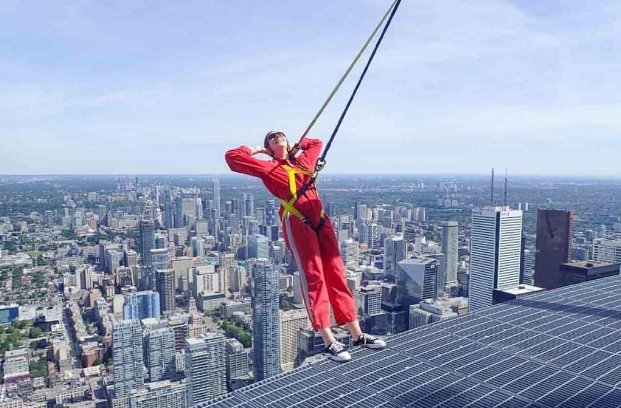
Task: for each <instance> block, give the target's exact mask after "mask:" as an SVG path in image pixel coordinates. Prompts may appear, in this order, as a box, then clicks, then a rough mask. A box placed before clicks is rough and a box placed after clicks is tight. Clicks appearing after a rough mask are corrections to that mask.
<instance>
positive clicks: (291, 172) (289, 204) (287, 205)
mask: <svg viewBox="0 0 621 408" xmlns="http://www.w3.org/2000/svg"><path fill="white" fill-rule="evenodd" d="M282 167H283V168H284V169H285V170H286V171H287V175H288V176H289V192H290V193H291V198H290V199H289V201H285V200H280V204H281V205H282V206H283V208H284V209H285V210H284V211H283V212H282V216H281V220H282V221H284V219H285V216H286V215H287V213H291V214H293V215H295V216H296V217H298V218H299V219H300V220H302V221H305V220H306V217H305V216H304V214H302V213H301V212H300V210H298V209H297V208H295V207H294V206H293V204H294V203H295V202H296V201H297V199H298V191H297V189H298V186H297V184H296V182H295V175H296V174H298V173H299V174H304V175H305V176H309V177H312V175H313V173H311V172H310V171H308V170H304V169H298V168H295V167H291V166H289V165H287V164H283V165H282ZM323 216H324V213H323V210H321V218H323Z"/></svg>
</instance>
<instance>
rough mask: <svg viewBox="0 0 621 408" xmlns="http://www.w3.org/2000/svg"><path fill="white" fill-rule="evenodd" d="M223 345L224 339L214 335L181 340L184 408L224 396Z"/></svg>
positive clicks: (224, 366)
mask: <svg viewBox="0 0 621 408" xmlns="http://www.w3.org/2000/svg"><path fill="white" fill-rule="evenodd" d="M224 344H225V342H224V337H223V336H222V335H221V334H217V333H208V334H206V335H205V336H203V337H200V338H190V339H186V340H185V378H186V381H187V390H188V391H187V406H188V407H193V406H195V405H197V404H199V403H201V402H206V401H208V400H209V399H210V398H213V397H216V396H218V395H221V394H224V393H226V359H225V356H224Z"/></svg>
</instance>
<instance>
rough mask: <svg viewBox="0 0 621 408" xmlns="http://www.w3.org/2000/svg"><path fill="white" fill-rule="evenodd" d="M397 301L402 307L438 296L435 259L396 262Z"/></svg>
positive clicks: (411, 259) (413, 259)
mask: <svg viewBox="0 0 621 408" xmlns="http://www.w3.org/2000/svg"><path fill="white" fill-rule="evenodd" d="M397 265H398V273H397V276H396V283H397V302H398V303H399V304H401V305H402V306H403V307H404V308H407V307H409V306H410V305H412V304H416V303H419V302H421V301H423V300H426V299H437V297H438V286H437V282H438V272H437V271H438V268H437V261H436V260H435V259H432V258H410V259H404V260H403V261H401V262H399V263H398V264H397Z"/></svg>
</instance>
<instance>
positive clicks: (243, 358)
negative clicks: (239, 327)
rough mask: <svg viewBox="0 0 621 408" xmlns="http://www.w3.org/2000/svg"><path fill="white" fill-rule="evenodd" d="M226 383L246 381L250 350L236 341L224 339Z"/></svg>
mask: <svg viewBox="0 0 621 408" xmlns="http://www.w3.org/2000/svg"><path fill="white" fill-rule="evenodd" d="M225 352H226V381H227V383H229V384H230V383H231V380H235V379H238V378H243V379H247V378H248V377H249V374H250V360H251V358H252V357H251V355H250V349H245V348H244V346H243V345H242V344H241V343H240V342H239V341H238V340H236V339H226V348H225Z"/></svg>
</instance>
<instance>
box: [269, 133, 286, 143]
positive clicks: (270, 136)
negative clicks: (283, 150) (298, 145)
mask: <svg viewBox="0 0 621 408" xmlns="http://www.w3.org/2000/svg"><path fill="white" fill-rule="evenodd" d="M281 137H285V135H284V133H280V132H277V133H272V134H271V135H269V136H268V137H267V140H268V141H270V142H273V141H274V140H277V139H279V138H281Z"/></svg>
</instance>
